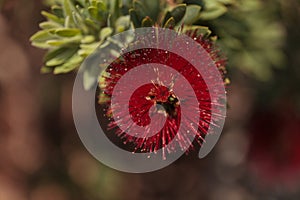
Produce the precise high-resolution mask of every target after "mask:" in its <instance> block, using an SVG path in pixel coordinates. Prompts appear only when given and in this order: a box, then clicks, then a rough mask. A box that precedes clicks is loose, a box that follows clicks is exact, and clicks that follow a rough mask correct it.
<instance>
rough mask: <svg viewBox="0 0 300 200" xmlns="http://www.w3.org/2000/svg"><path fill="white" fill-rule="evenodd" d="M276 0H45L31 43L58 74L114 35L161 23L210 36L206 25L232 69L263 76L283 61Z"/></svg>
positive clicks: (87, 73) (47, 68)
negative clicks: (267, 0)
mask: <svg viewBox="0 0 300 200" xmlns="http://www.w3.org/2000/svg"><path fill="white" fill-rule="evenodd" d="M278 1H279V0H276V1H274V3H268V4H265V3H264V2H262V1H260V0H176V1H175V0H174V1H173V2H172V1H166V0H47V4H48V5H49V6H50V7H51V10H50V11H49V12H46V11H42V15H43V16H44V17H45V18H46V21H45V22H42V23H40V28H41V30H40V31H39V32H37V33H36V34H34V35H33V36H32V37H31V42H32V45H34V46H36V47H39V48H43V49H47V50H48V52H47V54H46V56H45V58H44V67H43V68H42V72H53V73H54V74H59V73H67V72H70V71H72V70H74V69H76V68H77V67H78V66H79V65H80V64H81V63H82V62H83V60H84V59H85V58H86V57H87V56H89V55H90V54H91V53H92V52H93V51H94V50H95V49H96V48H100V49H101V48H106V47H107V46H108V45H109V43H110V41H109V40H108V38H109V37H110V36H111V35H113V34H116V33H119V32H122V31H126V30H128V29H132V28H139V27H149V26H160V27H165V28H174V29H181V30H182V31H183V32H184V31H187V30H196V31H197V32H198V33H199V34H203V35H206V36H209V35H210V34H211V33H212V31H211V30H210V29H209V28H208V27H206V26H203V24H205V25H208V26H209V27H210V28H212V29H213V30H214V34H217V35H218V36H219V38H220V39H219V40H218V42H219V45H220V46H221V47H222V48H223V49H224V50H225V52H226V54H227V56H228V58H229V59H228V60H229V63H230V66H231V67H232V68H238V69H240V70H242V71H244V72H246V73H249V74H252V75H254V76H255V77H258V78H259V79H261V80H266V79H268V78H270V77H271V72H272V70H271V66H282V63H283V60H284V56H283V54H282V51H281V49H280V48H281V46H280V45H281V41H283V39H284V34H283V29H282V28H281V27H280V26H279V24H278V23H277V22H276V16H275V13H278V7H276V6H278V4H277V3H276V2H278ZM270 5H271V6H270ZM182 28H183V29H182ZM91 71H94V69H88V68H86V69H85V72H84V74H85V75H84V77H85V80H84V82H86V83H87V84H86V85H87V88H88V85H91V83H93V82H94V81H95V80H96V79H97V77H94V76H92V77H91V76H90V75H91V74H93V73H90V72H91Z"/></svg>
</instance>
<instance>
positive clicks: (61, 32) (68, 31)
mask: <svg viewBox="0 0 300 200" xmlns="http://www.w3.org/2000/svg"><path fill="white" fill-rule="evenodd" d="M55 34H57V35H58V36H61V37H74V36H76V35H80V34H81V31H80V29H75V28H62V29H57V30H56V31H55Z"/></svg>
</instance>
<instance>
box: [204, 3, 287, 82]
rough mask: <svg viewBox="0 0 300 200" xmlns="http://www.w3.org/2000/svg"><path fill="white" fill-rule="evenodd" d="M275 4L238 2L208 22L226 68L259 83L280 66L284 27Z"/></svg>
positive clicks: (282, 59)
mask: <svg viewBox="0 0 300 200" xmlns="http://www.w3.org/2000/svg"><path fill="white" fill-rule="evenodd" d="M279 12H280V7H279V3H278V1H272V2H271V1H270V2H268V1H266V2H262V1H260V0H239V1H236V3H235V4H234V6H233V7H231V8H230V9H228V12H227V13H226V14H225V15H223V16H222V17H219V18H217V19H215V20H212V21H210V22H209V24H210V27H213V28H214V30H215V32H216V34H217V35H218V36H219V37H220V38H219V40H218V42H219V44H220V45H221V47H222V49H223V50H224V51H225V52H226V54H227V56H228V58H229V66H230V67H231V68H237V69H240V70H241V71H243V72H244V73H246V74H249V75H251V76H254V77H256V78H258V79H259V80H263V81H265V80H269V79H270V78H271V77H272V67H277V68H278V67H282V66H283V65H284V61H285V56H284V54H283V51H282V44H283V42H284V40H285V39H284V38H285V32H284V28H283V27H282V26H281V24H280V21H279V16H278V13H279Z"/></svg>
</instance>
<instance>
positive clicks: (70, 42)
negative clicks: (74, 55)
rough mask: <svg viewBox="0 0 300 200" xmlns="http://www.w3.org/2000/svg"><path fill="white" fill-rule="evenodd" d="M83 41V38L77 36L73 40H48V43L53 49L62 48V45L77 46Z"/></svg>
mask: <svg viewBox="0 0 300 200" xmlns="http://www.w3.org/2000/svg"><path fill="white" fill-rule="evenodd" d="M81 39H82V37H81V36H75V37H71V38H61V39H54V40H48V41H47V42H46V43H47V44H49V45H51V46H53V47H57V46H62V45H75V44H79V43H80V41H81Z"/></svg>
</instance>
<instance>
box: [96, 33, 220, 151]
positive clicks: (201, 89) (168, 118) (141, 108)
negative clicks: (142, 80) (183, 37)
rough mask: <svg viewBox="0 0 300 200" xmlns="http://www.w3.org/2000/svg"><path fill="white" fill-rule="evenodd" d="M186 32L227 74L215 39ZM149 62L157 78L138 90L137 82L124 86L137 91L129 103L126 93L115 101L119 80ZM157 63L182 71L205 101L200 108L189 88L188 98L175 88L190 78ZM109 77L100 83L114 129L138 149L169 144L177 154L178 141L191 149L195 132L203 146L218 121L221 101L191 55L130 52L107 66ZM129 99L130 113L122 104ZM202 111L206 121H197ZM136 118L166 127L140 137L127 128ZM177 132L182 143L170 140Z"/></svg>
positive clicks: (141, 123)
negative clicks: (216, 113)
mask: <svg viewBox="0 0 300 200" xmlns="http://www.w3.org/2000/svg"><path fill="white" fill-rule="evenodd" d="M186 34H187V35H188V36H189V37H191V38H192V39H193V40H194V41H196V42H197V43H198V44H199V45H201V46H202V47H203V48H204V49H205V50H206V52H207V53H208V55H209V57H210V58H209V59H210V60H213V62H214V64H215V66H217V68H218V69H219V71H220V73H221V74H222V76H223V77H224V74H225V61H224V59H222V58H221V57H220V56H219V52H218V51H217V50H216V49H215V47H214V45H213V42H212V41H211V40H209V39H207V38H204V37H203V36H202V35H198V34H197V33H196V32H194V31H191V32H187V33H186ZM195 59H200V60H203V62H208V61H207V60H208V59H207V58H200V57H198V58H197V57H196V58H195ZM145 64H148V66H149V65H152V68H151V67H150V68H151V69H150V71H145V72H144V74H143V75H144V76H145V77H147V76H150V74H152V75H153V74H154V75H155V77H156V79H155V80H153V82H152V83H148V84H144V85H142V86H140V87H139V88H137V89H136V90H135V91H131V89H132V88H131V87H123V89H122V92H123V93H124V94H127V93H128V94H132V95H131V97H130V99H129V102H127V99H126V98H124V99H122V98H121V100H119V102H118V104H113V103H112V101H111V98H112V96H113V94H114V90H116V85H117V84H118V83H119V82H120V81H121V79H122V77H123V76H124V75H126V73H128V72H130V71H133V70H134V69H136V68H137V67H139V66H142V65H145ZM155 64H160V65H165V66H168V67H171V68H172V69H173V70H176V71H177V72H179V73H180V75H181V76H183V77H184V78H185V80H186V81H188V83H189V85H190V86H191V88H192V90H193V92H194V94H195V96H196V98H197V101H198V102H199V103H198V104H196V106H198V107H196V106H195V104H190V102H191V101H190V100H191V99H189V98H192V97H190V96H189V92H190V91H185V90H184V89H182V90H181V91H180V92H181V94H182V95H183V96H185V97H186V98H184V99H180V98H179V97H178V96H177V94H176V93H175V92H174V88H175V87H181V85H184V84H186V82H184V80H183V79H180V78H178V77H177V75H175V74H173V73H170V72H169V71H167V70H165V69H164V68H160V67H157V66H156V65H155ZM207 65H208V63H207ZM103 77H104V84H103V82H102V83H100V87H101V89H102V92H103V93H104V94H105V95H106V96H108V97H109V98H107V100H106V101H104V103H105V104H106V105H107V113H106V115H107V117H108V118H109V121H110V122H109V125H108V128H109V129H111V130H113V132H114V133H115V134H116V135H117V136H118V137H119V138H120V139H121V140H122V141H123V143H124V144H128V145H129V146H131V147H132V148H131V150H132V151H133V152H156V151H158V150H159V149H163V150H164V152H165V150H166V152H168V153H171V152H172V151H174V150H175V145H179V147H180V148H181V149H182V150H185V149H188V148H189V146H190V144H191V142H192V141H190V137H189V136H191V135H194V136H195V141H196V143H194V145H195V144H199V145H201V144H202V142H203V141H204V137H205V135H206V134H207V132H208V128H209V126H210V125H214V122H212V121H211V119H212V104H213V103H215V104H217V102H212V101H211V96H210V91H209V90H208V87H207V85H206V83H205V81H204V79H203V77H202V74H200V73H199V71H198V70H197V69H196V68H195V67H194V66H193V65H192V64H191V63H190V62H189V61H188V60H186V59H185V58H183V57H181V56H180V55H177V54H175V53H173V52H171V51H166V50H163V49H157V48H143V49H136V50H133V51H129V52H127V53H124V54H122V55H121V56H120V57H119V58H117V59H116V60H115V61H114V62H112V63H111V64H110V66H109V67H108V68H107V69H106V71H105V73H104V74H103ZM165 80H169V81H165ZM215 84H218V83H215ZM221 84H223V83H221ZM100 101H101V102H102V103H103V100H101V99H100ZM127 104H128V105H129V107H128V108H129V112H124V110H122V109H121V107H123V106H124V105H127ZM182 107H184V109H185V112H186V113H187V115H186V116H182V110H181V108H182ZM197 110H199V111H200V112H199V113H198V114H197V115H198V117H199V119H200V120H198V121H195V119H193V118H189V116H192V115H194V114H195V112H196V111H197ZM128 113H129V114H128ZM153 113H156V118H155V120H153V119H152V118H151V116H152V115H153ZM189 113H190V114H189ZM112 115H114V116H112ZM224 117H225V116H222V115H220V116H219V118H220V119H223V118H224ZM133 123H135V124H136V125H138V126H141V127H145V126H147V125H149V124H152V125H153V126H152V127H161V129H159V130H158V131H156V132H155V133H153V131H154V129H155V128H149V129H147V130H146V131H145V132H143V133H139V134H137V135H136V136H135V135H132V134H128V133H127V130H129V129H131V127H132V126H133ZM192 125H197V126H196V127H198V128H195V127H194V126H192ZM180 126H182V127H180ZM179 128H183V130H184V131H183V132H178V130H179ZM137 132H138V131H137ZM178 134H179V135H178ZM176 135H177V136H178V137H177V139H176V143H172V144H171V145H170V143H171V141H172V140H173V139H174V138H175V136H176ZM191 146H193V145H191Z"/></svg>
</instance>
